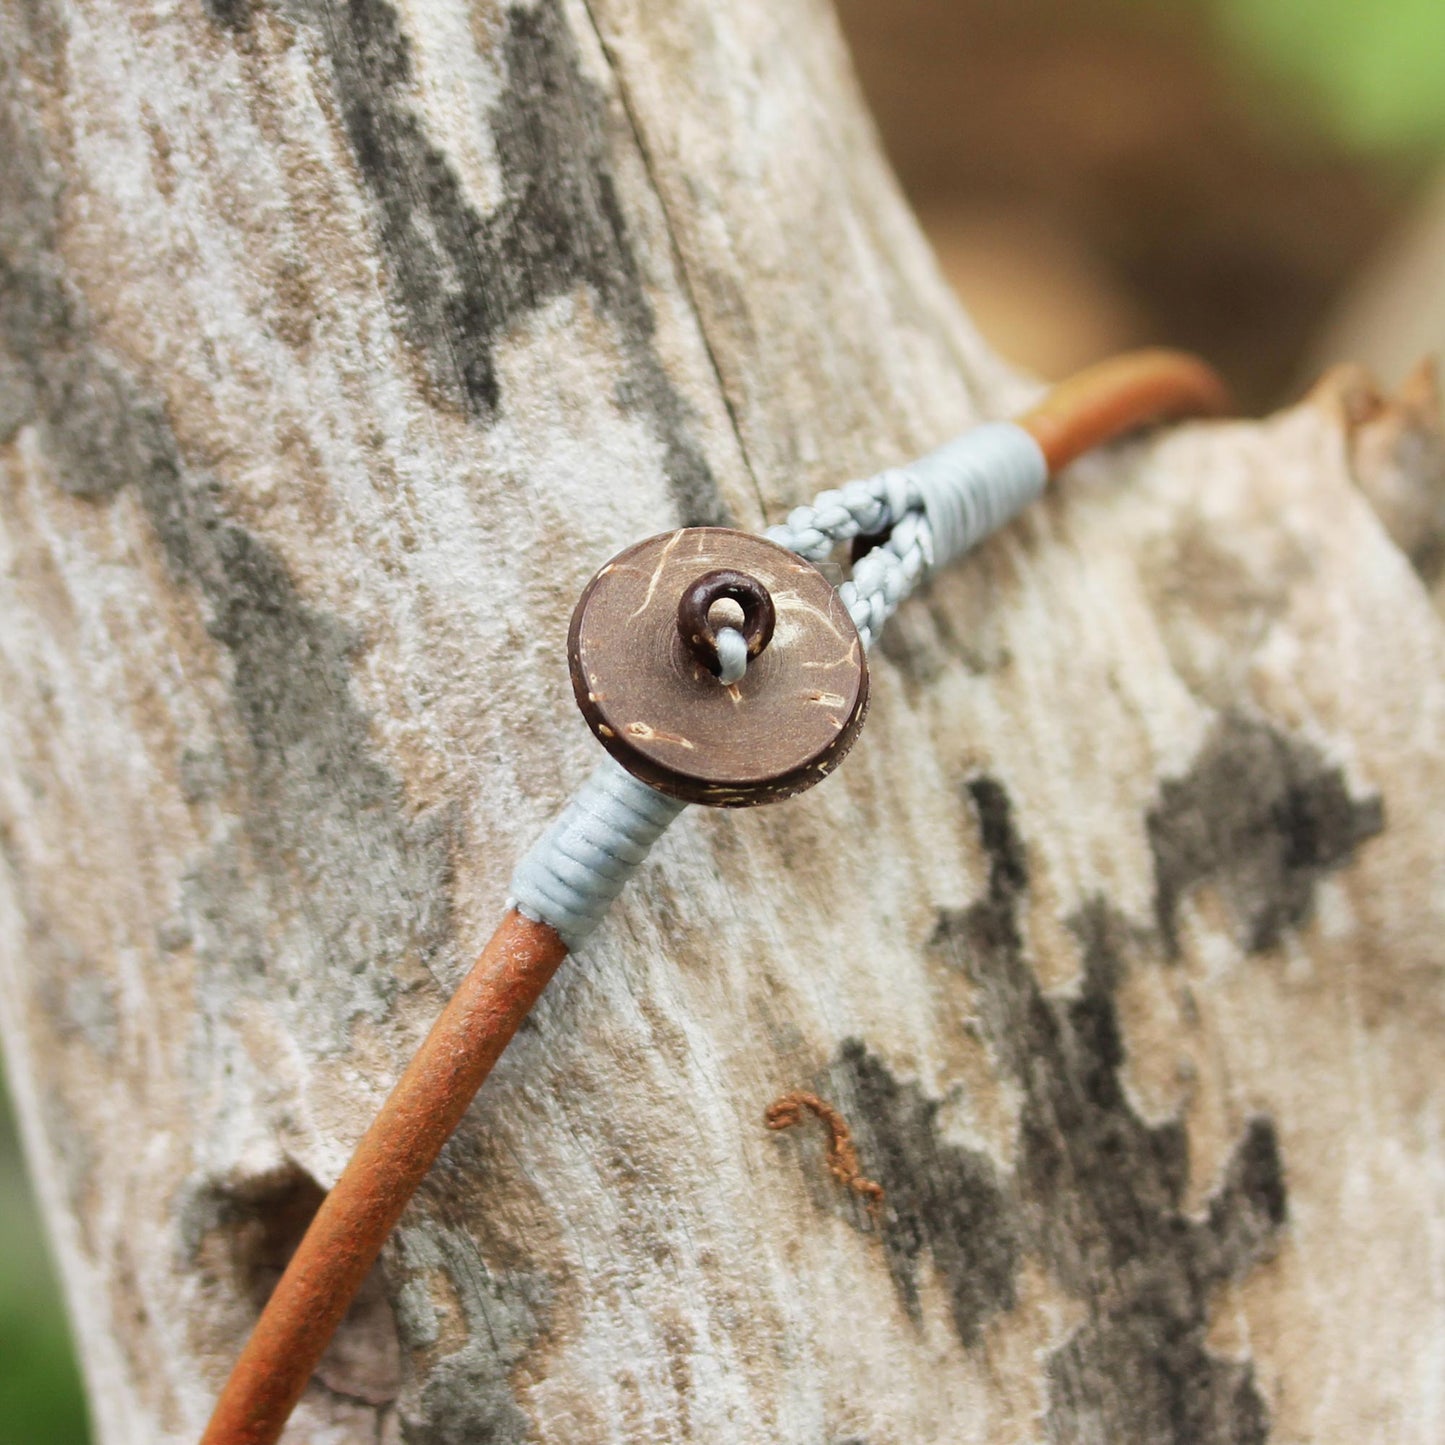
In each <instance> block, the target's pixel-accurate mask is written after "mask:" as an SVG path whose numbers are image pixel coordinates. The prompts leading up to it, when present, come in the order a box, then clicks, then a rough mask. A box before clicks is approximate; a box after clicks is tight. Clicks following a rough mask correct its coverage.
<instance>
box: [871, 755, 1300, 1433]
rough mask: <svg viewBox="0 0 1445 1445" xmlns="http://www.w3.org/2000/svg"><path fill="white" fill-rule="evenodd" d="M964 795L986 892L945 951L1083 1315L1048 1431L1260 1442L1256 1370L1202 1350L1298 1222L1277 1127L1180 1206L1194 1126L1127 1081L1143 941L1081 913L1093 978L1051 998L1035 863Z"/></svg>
mask: <svg viewBox="0 0 1445 1445" xmlns="http://www.w3.org/2000/svg"><path fill="white" fill-rule="evenodd" d="M968 791H969V796H970V800H971V802H972V805H973V810H974V812H975V815H976V818H977V823H978V827H979V832H980V836H981V840H982V842H983V846H984V849H985V852H986V854H987V856H988V858H989V865H990V866H989V882H988V887H987V891H986V893H985V896H984V897H983V898H982V899H980V900H979V902H977V903H975V904H974V905H973V906H972V907H970V908H967V909H963V910H961V911H958V912H945V913H944V914H942V915H941V917H940V920H939V925H938V929H937V932H936V934H935V937H934V948H935V950H936V951H937V953H938V954H939V956H941V957H942V958H943V959H944V960H945V961H946V962H947V963H948V964H949V965H950V966H952V967H954V968H957V969H958V970H960V971H961V972H962V973H964V974H966V975H967V976H968V977H969V978H970V979H971V981H972V982H973V984H974V987H975V989H976V990H977V1007H978V1011H979V1018H980V1023H981V1026H982V1031H983V1034H984V1036H985V1037H986V1038H987V1039H988V1041H989V1042H990V1044H991V1045H992V1047H993V1049H994V1051H995V1054H996V1056H997V1057H998V1058H999V1060H1000V1062H1001V1063H1002V1064H1003V1065H1004V1067H1005V1068H1006V1069H1007V1070H1008V1071H1009V1072H1010V1073H1011V1074H1012V1075H1013V1076H1014V1078H1015V1079H1016V1081H1017V1083H1018V1085H1019V1087H1020V1088H1021V1090H1022V1092H1023V1108H1022V1112H1021V1116H1020V1122H1019V1134H1018V1140H1017V1147H1016V1160H1017V1162H1016V1165H1015V1169H1014V1173H1013V1178H1012V1180H1011V1181H1009V1184H1008V1189H1009V1197H1010V1214H1011V1217H1012V1218H1013V1219H1014V1220H1015V1221H1016V1227H1017V1228H1018V1229H1019V1231H1020V1234H1021V1238H1022V1241H1023V1244H1022V1248H1023V1250H1024V1251H1026V1252H1027V1253H1029V1254H1031V1255H1033V1256H1034V1257H1035V1258H1037V1259H1038V1260H1039V1261H1040V1262H1041V1263H1042V1264H1043V1266H1044V1267H1045V1268H1046V1269H1047V1270H1048V1271H1049V1273H1050V1274H1051V1275H1052V1276H1053V1277H1054V1278H1055V1279H1056V1280H1057V1281H1058V1283H1059V1285H1060V1286H1061V1287H1062V1288H1063V1289H1065V1290H1066V1291H1067V1292H1068V1293H1070V1294H1071V1295H1073V1296H1075V1297H1076V1298H1078V1299H1079V1300H1081V1301H1083V1302H1084V1303H1085V1305H1086V1306H1087V1308H1088V1312H1089V1318H1088V1320H1087V1322H1086V1323H1085V1324H1084V1325H1083V1326H1082V1327H1081V1328H1080V1329H1079V1330H1078V1331H1077V1332H1076V1333H1075V1335H1074V1336H1073V1337H1072V1338H1071V1339H1070V1340H1069V1342H1068V1343H1067V1344H1066V1345H1064V1346H1063V1347H1062V1348H1061V1349H1059V1350H1058V1351H1056V1352H1055V1354H1054V1355H1053V1357H1052V1358H1051V1359H1050V1361H1049V1365H1048V1377H1049V1413H1048V1428H1049V1432H1050V1435H1051V1437H1052V1438H1053V1439H1055V1440H1059V1441H1069V1442H1075V1441H1090V1442H1093V1441H1098V1442H1105V1441H1114V1440H1123V1439H1128V1440H1131V1441H1139V1442H1154V1441H1158V1442H1170V1445H1254V1442H1258V1441H1262V1440H1264V1438H1265V1437H1266V1435H1267V1433H1268V1413H1267V1411H1266V1408H1265V1405H1264V1401H1263V1399H1262V1397H1261V1396H1260V1394H1259V1391H1258V1389H1257V1387H1256V1386H1255V1383H1254V1378H1253V1372H1252V1370H1251V1368H1250V1367H1249V1366H1248V1365H1247V1364H1239V1363H1235V1362H1232V1361H1228V1360H1223V1359H1219V1358H1217V1357H1216V1356H1214V1355H1212V1354H1211V1353H1210V1352H1209V1350H1208V1349H1207V1347H1206V1344H1205V1340H1206V1337H1207V1334H1208V1328H1209V1305H1210V1298H1211V1295H1212V1293H1213V1291H1214V1290H1215V1289H1216V1288H1217V1287H1218V1286H1219V1285H1221V1284H1223V1283H1224V1282H1225V1281H1226V1280H1229V1279H1233V1278H1237V1277H1239V1276H1242V1275H1243V1274H1245V1273H1247V1272H1248V1270H1249V1269H1250V1268H1251V1267H1252V1266H1253V1265H1254V1264H1255V1263H1256V1262H1257V1261H1259V1260H1260V1259H1262V1258H1264V1257H1266V1256H1267V1255H1268V1253H1269V1252H1270V1250H1271V1249H1272V1248H1273V1245H1274V1243H1275V1240H1276V1237H1277V1235H1278V1232H1279V1230H1280V1229H1281V1228H1282V1227H1283V1225H1284V1223H1285V1220H1286V1214H1287V1205H1286V1195H1285V1184H1284V1176H1283V1169H1282V1165H1281V1161H1280V1154H1279V1148H1278V1143H1277V1140H1276V1137H1275V1131H1274V1127H1273V1125H1272V1124H1271V1123H1270V1121H1269V1120H1267V1119H1264V1118H1257V1119H1254V1120H1252V1121H1251V1122H1250V1124H1249V1125H1248V1127H1247V1128H1246V1130H1245V1133H1244V1135H1243V1137H1242V1138H1241V1139H1240V1141H1239V1142H1238V1143H1237V1144H1236V1146H1235V1149H1234V1151H1233V1153H1232V1156H1231V1158H1230V1161H1229V1163H1228V1165H1227V1166H1226V1169H1225V1171H1224V1176H1223V1179H1222V1181H1221V1183H1220V1184H1219V1186H1218V1188H1217V1189H1216V1191H1215V1192H1214V1194H1213V1196H1212V1197H1211V1199H1210V1202H1209V1205H1208V1208H1207V1210H1206V1212H1205V1215H1204V1217H1203V1218H1196V1217H1192V1216H1190V1215H1188V1214H1186V1213H1185V1212H1184V1211H1183V1208H1182V1201H1183V1197H1184V1191H1185V1188H1186V1185H1187V1183H1188V1179H1189V1141H1188V1136H1187V1133H1186V1131H1185V1129H1184V1126H1183V1124H1182V1123H1180V1122H1177V1121H1166V1122H1163V1123H1151V1122H1149V1121H1148V1120H1146V1119H1144V1118H1142V1117H1141V1116H1140V1115H1139V1114H1138V1112H1137V1111H1136V1110H1135V1108H1134V1106H1133V1104H1132V1103H1131V1102H1130V1100H1129V1097H1128V1095H1127V1093H1126V1091H1125V1089H1124V1086H1123V1080H1122V1078H1121V1070H1122V1068H1123V1065H1124V1062H1125V1048H1124V1041H1123V1034H1122V1031H1121V1028H1120V1024H1119V1017H1118V1010H1117V1007H1116V1004H1115V994H1116V991H1117V989H1118V986H1119V984H1120V982H1121V981H1122V978H1123V976H1124V972H1125V969H1126V966H1127V964H1126V955H1125V945H1126V941H1127V940H1129V939H1131V938H1133V937H1134V935H1133V933H1132V931H1131V930H1130V929H1129V927H1128V925H1127V923H1126V922H1125V921H1124V920H1123V919H1122V918H1121V917H1120V916H1119V915H1118V914H1117V913H1116V912H1115V911H1114V910H1113V909H1112V908H1110V907H1109V905H1108V904H1107V903H1105V902H1104V901H1103V900H1096V901H1095V902H1093V903H1091V904H1090V905H1088V906H1087V907H1085V908H1084V909H1083V910H1082V911H1081V913H1080V914H1079V915H1078V916H1077V917H1076V918H1075V919H1073V920H1072V927H1073V931H1074V933H1075V935H1076V937H1077V938H1078V939H1079V944H1080V950H1081V954H1082V964H1083V969H1082V979H1081V981H1080V983H1079V985H1078V987H1077V988H1076V989H1075V990H1073V991H1070V992H1067V993H1062V994H1058V995H1053V994H1045V993H1044V992H1043V990H1042V989H1041V988H1040V987H1039V984H1038V980H1037V978H1036V977H1035V975H1034V973H1033V970H1032V969H1031V968H1030V967H1029V965H1028V963H1027V960H1026V959H1025V957H1024V950H1023V943H1022V933H1021V928H1020V924H1019V918H1018V910H1019V906H1020V904H1021V902H1022V901H1023V895H1024V890H1025V888H1026V886H1027V870H1026V867H1025V865H1024V862H1023V860H1024V858H1025V850H1024V845H1023V840H1022V838H1021V837H1020V835H1019V834H1018V831H1017V828H1016V825H1015V823H1014V820H1013V812H1012V808H1011V806H1010V804H1009V799H1008V796H1007V794H1006V792H1005V791H1004V789H1003V788H1002V786H1001V785H1000V784H999V783H997V782H996V781H994V780H992V779H986V778H983V779H977V780H975V781H974V782H973V783H972V784H970V786H969V790H968ZM879 1175H880V1179H881V1182H882V1183H883V1185H884V1187H885V1188H889V1187H891V1181H890V1180H889V1179H888V1177H887V1171H886V1170H880V1171H879Z"/></svg>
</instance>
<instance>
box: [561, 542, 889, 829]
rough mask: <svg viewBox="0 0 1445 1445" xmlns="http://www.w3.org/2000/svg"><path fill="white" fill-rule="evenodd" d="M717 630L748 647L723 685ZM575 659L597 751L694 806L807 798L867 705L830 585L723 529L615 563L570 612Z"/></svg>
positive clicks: (855, 651)
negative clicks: (740, 666)
mask: <svg viewBox="0 0 1445 1445" xmlns="http://www.w3.org/2000/svg"><path fill="white" fill-rule="evenodd" d="M725 626H727V627H732V628H734V629H735V630H736V631H737V632H739V633H741V634H742V636H743V638H744V640H745V642H746V646H747V670H746V672H745V673H744V674H743V676H742V678H741V679H740V680H739V681H737V682H734V683H731V684H729V683H724V682H721V681H719V679H718V676H717V674H718V671H719V660H718V649H717V644H718V635H719V632H720V630H721V629H722V628H723V627H725ZM733 641H734V642H735V641H736V639H733ZM568 657H569V660H570V663H571V669H572V687H573V689H574V691H575V692H576V694H577V704H578V706H579V707H580V708H581V709H582V715H583V716H584V717H585V718H586V719H587V723H588V726H589V727H591V729H592V731H593V732H594V733H596V735H597V737H598V739H599V740H600V741H601V743H602V746H603V747H605V748H606V749H607V751H608V752H609V753H611V754H612V756H613V757H614V758H616V759H617V761H618V762H619V763H621V764H622V766H623V767H624V768H626V769H627V770H628V772H630V773H633V774H634V775H635V776H637V777H639V778H641V779H642V780H643V781H644V782H646V783H650V784H651V785H652V786H653V787H654V788H657V789H658V790H659V791H661V792H664V793H669V794H671V795H672V796H673V797H676V798H684V799H686V800H687V801H688V802H690V803H709V804H712V805H713V806H715V807H723V808H742V807H748V806H750V805H752V804H755V803H768V802H772V801H773V800H774V799H776V798H788V797H791V796H792V795H793V794H794V793H801V792H802V791H804V789H806V788H811V787H812V786H813V784H814V783H817V782H819V781H821V780H822V779H823V778H825V777H827V775H828V774H829V773H830V772H832V771H833V769H834V768H836V767H837V766H838V764H839V763H840V762H842V760H843V758H844V757H845V756H846V754H847V752H848V749H849V748H850V747H851V746H852V745H853V740H854V738H856V737H857V735H858V730H859V728H860V727H862V725H863V716H864V713H865V712H866V711H867V707H868V664H867V661H866V660H865V657H864V653H863V644H862V642H861V641H860V640H859V637H858V631H857V629H856V628H855V627H854V626H853V621H852V619H851V618H850V617H849V616H848V613H847V610H846V609H845V608H844V606H843V604H842V602H841V601H840V600H839V598H838V594H837V592H836V591H835V590H834V589H833V587H832V584H831V583H829V581H828V579H827V578H826V577H824V576H823V574H822V573H821V572H819V571H818V570H817V568H816V567H813V566H812V565H811V564H809V563H807V562H805V561H803V560H802V558H800V557H797V556H795V555H794V554H793V553H792V552H789V551H787V550H785V549H784V548H782V547H779V546H777V545H776V544H775V543H772V542H768V541H766V540H764V539H763V538H762V537H755V536H753V535H751V534H750V533H748V532H738V531H734V530H733V529H732V528H729V527H689V528H686V529H685V530H683V531H680V532H666V533H663V534H662V535H661V536H657V537H649V538H648V539H647V540H646V541H645V542H639V543H637V544H636V545H635V546H633V547H629V548H628V549H627V550H626V551H625V552H621V553H619V554H618V555H617V556H616V557H614V558H613V559H612V560H611V561H610V562H609V563H608V564H607V565H606V566H605V567H604V568H603V569H602V570H601V571H600V572H599V573H598V574H597V575H596V576H595V577H594V578H593V579H592V580H591V581H590V582H589V583H588V584H587V587H586V590H585V591H584V592H583V593H582V597H581V599H580V600H579V601H578V603H577V608H576V611H575V612H574V613H573V614H572V628H571V632H570V634H569V636H568Z"/></svg>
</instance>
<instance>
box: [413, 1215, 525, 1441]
mask: <svg viewBox="0 0 1445 1445" xmlns="http://www.w3.org/2000/svg"><path fill="white" fill-rule="evenodd" d="M387 1273H388V1276H389V1277H391V1278H392V1279H393V1280H394V1281H395V1283H396V1302H397V1318H398V1324H399V1326H400V1329H401V1340H402V1344H403V1346H404V1347H406V1348H407V1349H408V1350H409V1351H410V1358H411V1362H412V1366H411V1369H410V1370H409V1371H408V1374H407V1377H406V1380H405V1383H404V1387H403V1390H402V1396H401V1401H400V1406H399V1410H400V1417H401V1426H402V1435H403V1438H404V1439H405V1440H406V1442H407V1445H480V1442H483V1441H485V1442H487V1445H522V1442H524V1441H528V1440H532V1439H535V1431H534V1429H533V1427H532V1423H531V1421H530V1420H529V1419H528V1418H527V1416H526V1414H525V1413H524V1412H523V1411H522V1409H521V1408H520V1407H519V1406H518V1404H517V1402H516V1399H515V1394H514V1391H513V1388H512V1382H511V1372H512V1370H513V1369H514V1368H515V1367H516V1366H517V1365H518V1364H519V1363H520V1362H521V1361H522V1359H523V1357H524V1356H525V1355H526V1354H527V1352H528V1350H530V1349H531V1348H532V1346H533V1344H534V1343H535V1342H536V1341H537V1339H538V1338H539V1337H540V1336H541V1335H542V1334H543V1333H544V1332H545V1328H546V1319H547V1314H548V1310H549V1303H550V1289H549V1288H548V1286H547V1283H546V1281H545V1280H544V1279H543V1278H541V1277H540V1276H537V1275H534V1274H530V1273H528V1272H526V1271H524V1270H511V1271H493V1270H492V1269H490V1268H489V1267H488V1265H487V1264H486V1262H485V1261H484V1260H483V1259H482V1258H481V1255H480V1254H479V1253H478V1250H477V1246H476V1241H475V1240H474V1239H473V1238H472V1237H471V1235H470V1233H469V1232H467V1231H465V1230H460V1229H455V1228H453V1227H451V1226H450V1225H447V1224H443V1223H441V1222H440V1221H438V1220H434V1219H427V1220H424V1221H420V1222H418V1223H414V1224H405V1223H404V1224H402V1225H401V1226H400V1227H399V1228H398V1229H397V1231H396V1234H395V1236H394V1238H393V1242H392V1244H391V1245H390V1246H389V1247H388V1252H387ZM438 1301H442V1303H441V1304H439V1303H438ZM445 1315H451V1316H454V1318H444V1317H443V1316H445Z"/></svg>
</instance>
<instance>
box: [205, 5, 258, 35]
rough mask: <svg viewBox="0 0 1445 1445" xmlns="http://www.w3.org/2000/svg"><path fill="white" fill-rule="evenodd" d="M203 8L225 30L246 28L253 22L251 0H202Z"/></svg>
mask: <svg viewBox="0 0 1445 1445" xmlns="http://www.w3.org/2000/svg"><path fill="white" fill-rule="evenodd" d="M201 9H202V10H204V11H205V12H206V15H207V16H208V17H209V18H210V19H211V20H213V21H214V22H215V23H216V24H217V25H219V26H220V27H221V28H222V29H223V30H235V31H240V30H245V29H246V28H247V27H248V26H249V25H250V23H251V15H252V6H251V0H201Z"/></svg>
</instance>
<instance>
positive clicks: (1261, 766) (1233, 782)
mask: <svg viewBox="0 0 1445 1445" xmlns="http://www.w3.org/2000/svg"><path fill="white" fill-rule="evenodd" d="M1147 821H1148V829H1149V844H1150V847H1151V849H1152V850H1153V854H1154V874H1155V888H1156V892H1155V907H1156V911H1157V915H1158V922H1159V929H1160V932H1161V933H1162V935H1163V937H1164V940H1165V943H1166V945H1167V946H1168V948H1169V950H1170V952H1171V953H1175V952H1177V951H1178V947H1179V939H1178V914H1179V908H1180V906H1181V904H1182V903H1183V902H1184V900H1185V898H1187V897H1188V895H1189V894H1190V893H1191V892H1192V891H1193V890H1195V889H1196V888H1199V887H1202V886H1205V885H1212V886H1214V887H1216V888H1218V890H1219V891H1220V893H1221V895H1222V896H1223V897H1224V898H1225V900H1226V901H1227V902H1228V904H1229V906H1230V908H1231V909H1232V910H1233V911H1234V913H1235V914H1236V916H1237V917H1238V919H1239V922H1240V928H1241V932H1242V943H1243V945H1244V947H1245V948H1247V949H1249V950H1250V951H1251V952H1258V951H1262V950H1264V949H1268V948H1272V947H1274V946H1275V945H1276V944H1277V943H1278V942H1279V940H1280V937H1281V936H1282V934H1283V933H1284V931H1285V929H1286V928H1291V927H1294V926H1296V925H1298V924H1300V923H1302V922H1304V921H1305V919H1306V918H1308V916H1309V913H1310V908H1311V905H1312V903H1313V899H1314V889H1315V884H1316V883H1317V882H1318V881H1319V879H1320V878H1321V877H1322V876H1323V875H1324V874H1326V873H1328V872H1330V871H1332V870H1334V869H1337V868H1342V867H1344V866H1345V865H1346V864H1347V863H1349V862H1350V860H1351V859H1352V858H1353V857H1354V854H1355V850H1356V848H1358V846H1359V845H1360V843H1362V842H1363V841H1364V840H1365V839H1367V838H1370V837H1373V836H1374V835H1375V834H1376V833H1378V832H1380V830H1381V829H1382V828H1383V827H1384V808H1383V804H1382V803H1381V800H1380V799H1379V798H1378V797H1367V798H1355V797H1353V796H1352V795H1351V793H1350V790H1349V787H1348V784H1347V783H1346V782H1345V778H1344V774H1343V773H1342V772H1341V770H1340V769H1339V768H1338V767H1337V766H1333V765H1331V764H1330V763H1328V762H1327V761H1326V759H1325V758H1324V756H1323V755H1322V754H1321V753H1320V751H1319V749H1318V748H1316V747H1315V746H1314V744H1312V743H1310V742H1309V741H1308V740H1307V739H1304V738H1300V737H1291V736H1288V735H1286V734H1284V733H1282V732H1280V731H1279V730H1278V729H1276V728H1274V727H1272V726H1270V725H1269V724H1268V723H1266V722H1263V721H1258V720H1255V719H1252V718H1247V717H1244V716H1241V715H1239V714H1237V713H1227V714H1225V715H1224V716H1223V717H1222V718H1221V719H1220V721H1219V722H1218V723H1217V724H1216V726H1215V728H1214V731H1213V732H1212V734H1211V735H1210V737H1209V739H1208V740H1207V741H1206V743H1205V745H1204V747H1203V749H1202V750H1201V752H1200V754H1199V756H1198V757H1197V758H1196V759H1195V761H1194V763H1193V765H1192V766H1191V767H1190V769H1189V771H1188V772H1187V773H1186V774H1185V775H1184V776H1183V777H1181V778H1174V779H1168V780H1166V781H1165V782H1164V783H1163V784H1162V786H1161V787H1160V790H1159V801H1158V803H1157V804H1155V806H1154V807H1153V808H1152V809H1151V810H1150V812H1149V815H1148V820H1147Z"/></svg>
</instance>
